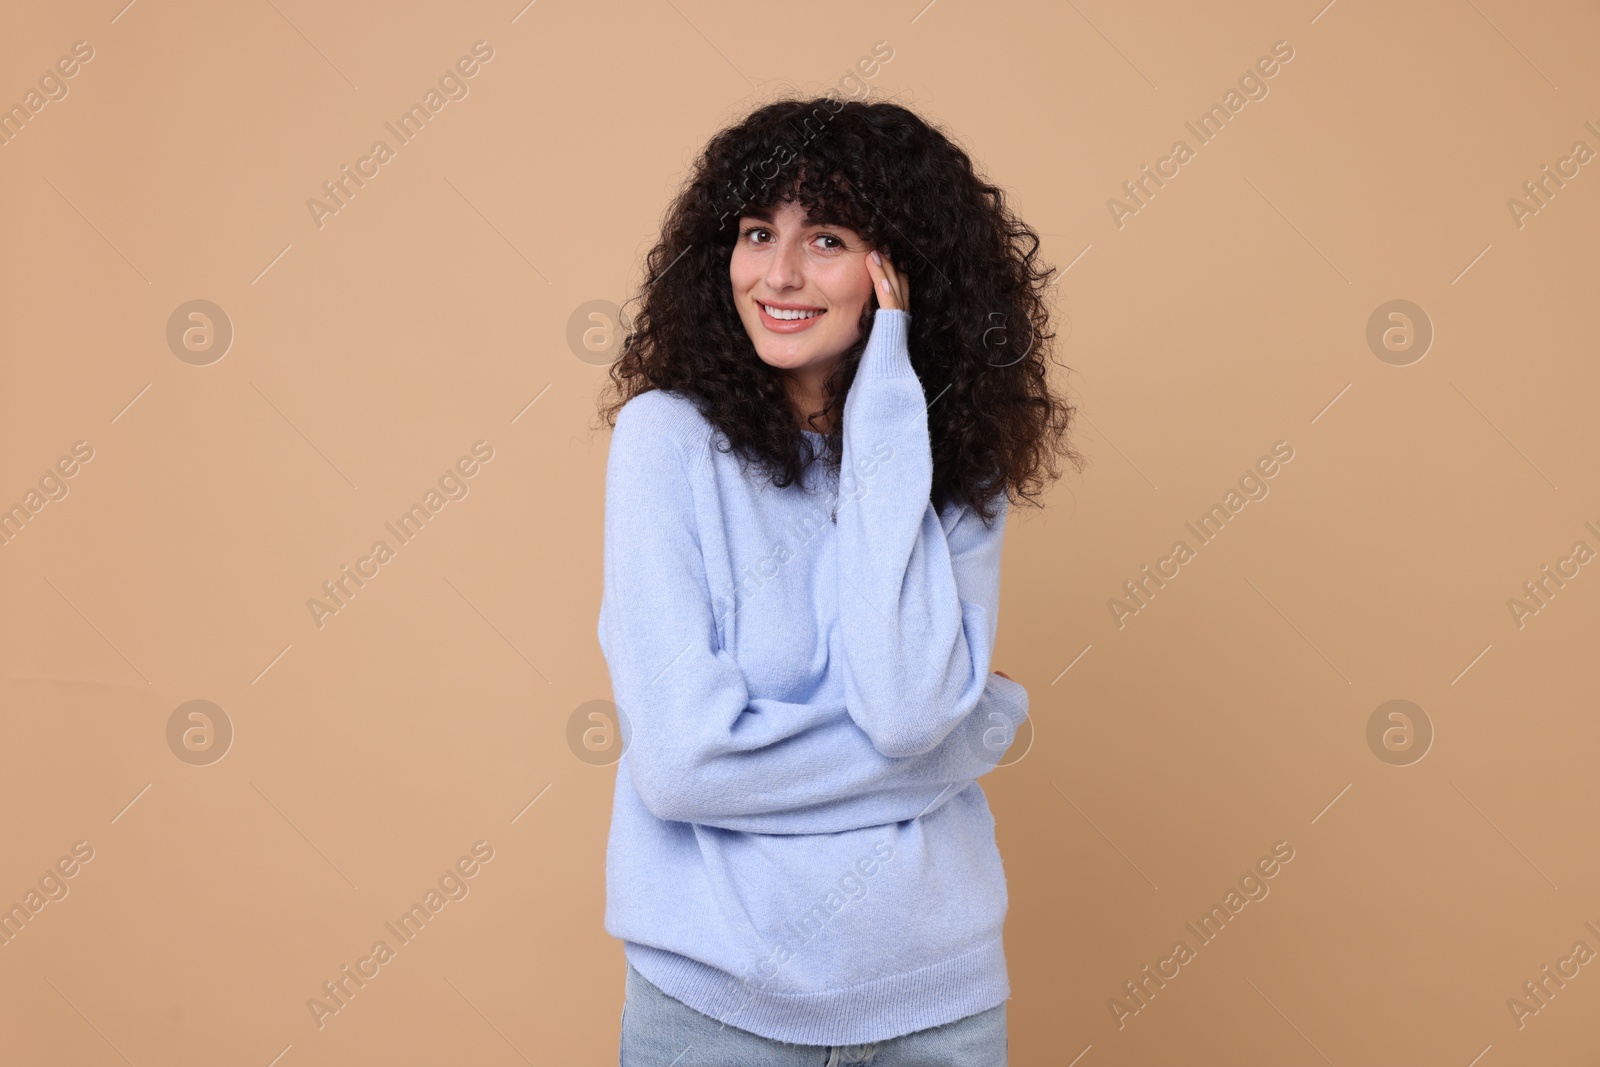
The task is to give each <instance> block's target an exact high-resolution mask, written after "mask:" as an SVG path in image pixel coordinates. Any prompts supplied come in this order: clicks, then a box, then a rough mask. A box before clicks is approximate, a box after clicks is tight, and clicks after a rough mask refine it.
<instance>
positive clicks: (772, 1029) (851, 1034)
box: [623, 936, 1011, 1046]
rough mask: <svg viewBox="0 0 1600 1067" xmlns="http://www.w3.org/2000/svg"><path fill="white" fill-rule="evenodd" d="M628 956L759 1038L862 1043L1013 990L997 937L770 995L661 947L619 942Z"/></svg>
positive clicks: (706, 1011)
mask: <svg viewBox="0 0 1600 1067" xmlns="http://www.w3.org/2000/svg"><path fill="white" fill-rule="evenodd" d="M623 951H624V954H625V955H626V957H627V959H628V962H629V963H631V964H633V967H634V969H635V970H636V971H638V972H639V973H640V974H642V975H644V977H645V978H646V979H648V980H649V981H650V983H651V984H652V985H654V986H656V987H657V988H658V989H660V990H661V991H662V992H663V993H666V994H667V995H668V996H670V997H672V998H674V999H676V1000H678V1001H681V1002H682V1003H684V1004H686V1005H688V1006H689V1007H691V1008H693V1009H694V1010H695V1011H698V1012H700V1013H701V1014H702V1015H707V1016H710V1017H711V1018H713V1019H716V1020H718V1021H719V1022H723V1023H726V1024H727V1025H728V1026H732V1027H735V1028H736V1029H740V1030H746V1031H749V1032H750V1033H753V1034H755V1035H757V1036H759V1037H765V1038H768V1039H770V1040H774V1041H783V1042H787V1043H790V1044H800V1045H823V1046H829V1045H864V1044H868V1043H871V1042H875V1041H888V1040H889V1039H891V1038H896V1037H903V1036H904V1035H906V1034H909V1033H914V1032H915V1031H918V1030H925V1029H928V1028H929V1027H934V1026H943V1025H944V1024H946V1023H951V1022H955V1021H956V1020H957V1019H965V1018H966V1017H967V1016H969V1015H976V1014H977V1013H978V1012H981V1011H987V1010H989V1009H990V1008H993V1007H994V1006H996V1005H997V1004H1001V1003H1003V1002H1004V1001H1006V1000H1008V999H1009V998H1010V996H1011V983H1010V980H1009V978H1008V976H1007V974H1006V959H1005V947H1004V941H1003V938H1002V937H999V936H996V937H992V938H989V939H986V940H984V941H983V942H981V943H979V944H978V945H977V946H975V947H974V948H971V949H968V950H967V951H965V952H963V953H961V954H960V955H957V956H952V957H951V958H949V959H946V960H941V961H939V962H938V963H934V964H930V965H928V966H926V967H921V968H918V969H917V970H914V971H907V972H905V973H903V974H896V975H890V976H888V977H884V978H877V979H873V980H871V981H867V982H862V983H860V984H857V985H854V986H847V987H845V988H843V989H828V990H821V991H818V992H815V993H774V992H768V991H764V990H761V989H759V988H757V986H756V985H755V983H754V982H749V983H747V982H744V981H742V980H740V979H739V978H736V977H735V976H733V975H731V974H729V973H728V972H726V971H723V970H720V969H718V968H716V967H712V966H710V965H708V964H705V963H701V962H700V961H699V960H694V959H690V958H689V957H687V956H681V955H679V954H678V953H675V952H670V951H668V950H666V949H659V948H655V947H653V946H650V945H644V944H640V943H638V942H634V941H624V942H623Z"/></svg>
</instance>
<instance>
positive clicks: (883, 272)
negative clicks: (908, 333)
mask: <svg viewBox="0 0 1600 1067" xmlns="http://www.w3.org/2000/svg"><path fill="white" fill-rule="evenodd" d="M867 273H868V274H870V275H872V292H873V295H874V296H876V297H877V298H878V306H879V307H881V308H890V309H893V310H897V311H906V312H909V311H910V310H911V283H910V282H908V281H907V280H906V278H905V276H904V275H902V274H901V273H900V272H899V271H897V270H895V269H894V264H893V263H890V262H889V257H887V256H885V255H883V254H882V253H880V252H878V251H877V250H876V249H874V250H873V251H872V252H871V253H870V254H869V255H868V256H867Z"/></svg>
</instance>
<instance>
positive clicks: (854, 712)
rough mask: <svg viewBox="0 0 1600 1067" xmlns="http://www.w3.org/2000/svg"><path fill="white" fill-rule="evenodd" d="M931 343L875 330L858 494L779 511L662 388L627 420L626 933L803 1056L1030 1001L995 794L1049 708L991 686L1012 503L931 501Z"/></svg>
mask: <svg viewBox="0 0 1600 1067" xmlns="http://www.w3.org/2000/svg"><path fill="white" fill-rule="evenodd" d="M907 327H908V313H907V312H905V311H899V310H883V309H880V310H878V311H877V312H876V314H875V317H874V320H873V326H872V333H871V336H870V337H869V339H868V343H867V347H866V350H865V352H864V353H863V355H862V360H861V366H860V370H859V371H858V372H857V375H856V378H855V381H854V382H853V384H852V385H851V388H850V393H849V395H848V397H847V398H846V401H845V406H844V415H843V419H844V428H843V441H844V445H843V447H844V453H843V464H842V466H841V477H840V478H838V479H833V478H825V477H823V475H824V472H825V465H824V464H823V463H822V461H821V460H820V459H819V460H817V461H815V462H813V463H812V464H811V466H810V467H809V468H808V470H807V477H806V484H805V486H801V485H798V484H797V485H790V486H789V487H787V488H785V489H781V490H780V489H776V488H774V487H773V486H772V484H771V483H770V482H767V481H765V480H763V479H761V478H760V476H759V474H758V473H757V472H756V469H755V468H754V467H752V468H751V471H750V473H749V474H746V473H743V472H741V470H740V465H739V461H738V457H737V456H736V455H735V454H733V453H724V452H720V451H718V450H717V449H716V448H715V447H713V443H714V441H715V440H717V439H720V435H718V434H717V433H716V431H715V430H714V428H713V427H712V426H711V425H710V424H709V423H708V422H707V421H706V420H705V419H704V418H703V417H702V416H701V415H700V413H699V411H698V409H697V408H696V407H695V405H694V402H693V401H692V400H690V399H689V398H688V397H686V396H683V395H680V394H677V393H675V392H671V391H662V390H654V391H651V392H646V393H642V394H640V395H639V396H636V397H634V398H633V399H632V400H630V401H629V402H628V403H627V404H626V405H625V406H624V407H623V408H622V410H621V412H620V413H619V414H618V417H617V422H616V429H615V432H614V435H613V438H612V442H611V452H610V456H609V458H608V462H607V468H606V511H605V546H604V560H605V586H604V594H603V596H602V598H601V606H600V627H599V637H600V645H601V648H602V650H603V651H604V653H605V658H606V663H607V666H608V667H609V669H610V673H611V684H612V689H613V693H614V696H615V699H616V703H617V705H618V707H619V708H620V710H621V716H622V722H623V726H622V736H623V741H624V744H625V749H624V754H623V756H622V758H621V760H620V761H619V762H618V764H617V781H616V791H615V794H614V797H613V802H612V812H611V833H610V838H609V841H608V845H607V851H606V914H605V928H606V932H607V933H609V934H611V935H612V936H613V937H617V938H620V939H621V940H622V941H623V942H624V946H623V948H624V952H625V954H626V956H627V958H628V960H629V961H630V962H631V963H632V964H633V965H634V967H635V968H637V969H638V971H639V973H641V974H643V975H644V976H645V977H646V978H648V979H649V980H650V981H651V982H653V983H654V984H655V985H657V986H659V987H660V988H661V989H662V990H664V991H665V992H667V993H668V994H670V995H671V996H673V997H676V998H677V999H678V1000H681V1001H683V1002H684V1003H686V1004H688V1005H689V1006H690V1007H692V1008H695V1009H696V1010H698V1011H700V1012H703V1013H704V1014H706V1015H710V1016H712V1017H714V1018H717V1019H720V1020H722V1021H724V1022H726V1023H728V1024H729V1025H731V1026H736V1027H739V1028H740V1029H744V1030H749V1031H752V1032H754V1033H757V1034H760V1035H763V1036H765V1037H770V1038H776V1039H778V1040H782V1041H789V1042H794V1043H798V1044H811V1045H853V1044H865V1043H868V1042H873V1041H882V1040H886V1039H888V1038H891V1037H897V1036H899V1035H902V1034H907V1033H910V1032H912V1031H914V1030H920V1029H923V1028H925V1027H930V1026H938V1025H941V1024H943V1023H947V1022H952V1021H954V1020H956V1019H960V1018H964V1017H965V1016H968V1015H971V1014H974V1013H976V1012H980V1011H984V1010H986V1009H988V1008H991V1007H994V1006H995V1005H996V1004H999V1003H1001V1002H1002V1001H1004V1000H1006V999H1007V998H1008V997H1009V996H1010V993H1011V987H1010V982H1009V980H1008V978H1007V975H1006V960H1005V952H1004V948H1003V945H1002V940H1001V931H1002V925H1003V922H1004V919H1005V914H1006V906H1007V895H1006V883H1005V872H1004V870H1003V869H1002V866H1001V862H1000V853H999V851H998V850H997V849H996V847H995V837H994V817H993V816H992V815H991V814H990V812H989V805H988V801H987V800H986V798H985V797H984V794H983V790H982V789H981V788H980V787H979V786H978V784H977V779H978V778H979V777H980V776H981V775H983V774H984V773H985V772H987V771H989V770H992V769H993V768H994V766H995V765H996V764H997V763H998V762H999V760H1000V758H1001V756H1002V755H1003V754H1004V752H1005V750H1006V749H1007V748H1008V747H1009V746H1010V744H1011V742H1012V740H1013V738H1014V737H1015V734H1016V728H1017V727H1018V726H1019V725H1021V723H1022V721H1023V720H1024V719H1025V718H1026V717H1027V712H1028V694H1027V690H1025V689H1024V688H1023V687H1022V686H1021V685H1019V684H1018V683H1016V682H1013V681H1010V680H1008V679H1006V678H1002V677H1000V676H999V675H996V674H992V673H991V672H990V670H989V663H990V654H991V652H992V650H993V648H994V639H995V629H996V624H997V622H998V617H999V593H1000V549H1001V539H1002V535H1003V533H1004V529H1005V517H1006V515H1007V513H1008V510H1009V508H1008V504H1007V501H1006V499H1005V496H1004V494H1000V495H999V497H998V498H997V501H998V504H999V508H1000V510H999V513H998V515H997V516H996V518H995V520H994V524H993V526H992V527H990V528H985V527H984V525H983V522H982V520H981V519H980V518H979V517H978V516H977V515H976V513H974V512H972V511H971V510H970V509H968V508H966V507H964V506H961V505H956V504H952V505H949V506H947V507H946V508H945V509H944V514H942V515H941V514H939V513H938V512H936V511H935V509H934V507H933V505H932V504H931V503H930V502H929V489H930V487H931V484H932V477H933V461H932V455H931V452H930V449H929V438H928V419H927V410H926V407H925V400H924V397H923V393H922V387H921V385H920V383H919V381H918V379H917V377H916V373H915V371H914V370H913V369H912V366H911V360H910V356H909V354H908V352H907V350H906V335H907ZM774 417H775V418H776V417H783V416H781V415H779V413H776V412H774ZM807 433H810V431H807ZM812 440H813V442H815V443H819V444H820V442H821V437H820V435H815V434H813V435H812ZM835 506H836V507H837V515H836V518H834V519H832V521H830V511H831V510H832V509H833V508H834V507H835Z"/></svg>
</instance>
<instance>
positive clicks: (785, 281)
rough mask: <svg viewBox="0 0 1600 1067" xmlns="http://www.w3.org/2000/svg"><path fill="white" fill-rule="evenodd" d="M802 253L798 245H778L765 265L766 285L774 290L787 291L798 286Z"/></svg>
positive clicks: (801, 266) (801, 269) (801, 268)
mask: <svg viewBox="0 0 1600 1067" xmlns="http://www.w3.org/2000/svg"><path fill="white" fill-rule="evenodd" d="M802 256H803V252H802V251H801V248H800V246H799V245H798V244H779V245H778V247H777V248H775V249H773V252H772V261H771V262H770V263H768V264H767V284H768V285H770V286H771V287H772V288H774V289H789V288H793V287H795V286H797V285H799V284H800V282H801V275H802V272H803V269H804V266H803V261H802Z"/></svg>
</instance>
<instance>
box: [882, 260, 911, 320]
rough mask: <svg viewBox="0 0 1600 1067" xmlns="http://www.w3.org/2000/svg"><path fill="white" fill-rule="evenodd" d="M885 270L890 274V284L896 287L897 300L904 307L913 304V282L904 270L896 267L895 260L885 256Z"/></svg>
mask: <svg viewBox="0 0 1600 1067" xmlns="http://www.w3.org/2000/svg"><path fill="white" fill-rule="evenodd" d="M884 268H885V272H886V273H887V274H888V275H889V284H890V285H891V286H893V287H894V295H895V300H896V302H897V303H898V304H899V305H900V307H902V308H909V307H910V306H911V283H910V280H909V279H908V278H907V277H906V276H905V274H904V273H903V272H901V271H900V270H898V269H896V268H895V265H894V263H893V261H891V260H890V259H888V257H885V258H884Z"/></svg>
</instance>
